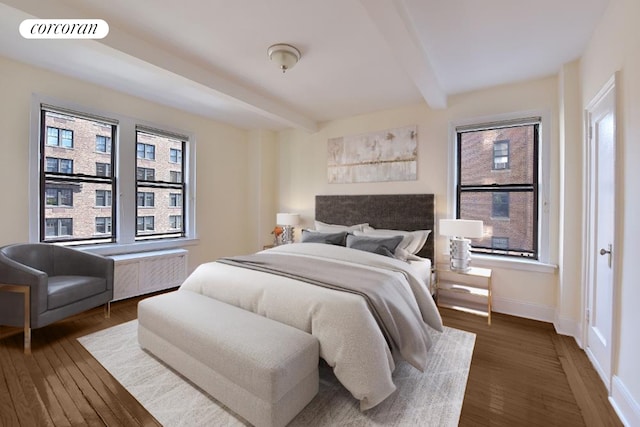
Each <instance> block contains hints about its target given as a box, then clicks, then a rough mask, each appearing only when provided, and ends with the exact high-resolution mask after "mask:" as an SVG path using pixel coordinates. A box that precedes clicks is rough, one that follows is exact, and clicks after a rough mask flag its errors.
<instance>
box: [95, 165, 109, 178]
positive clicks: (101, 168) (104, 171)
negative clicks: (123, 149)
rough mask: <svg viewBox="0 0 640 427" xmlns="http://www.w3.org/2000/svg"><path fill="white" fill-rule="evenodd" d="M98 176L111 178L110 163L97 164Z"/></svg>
mask: <svg viewBox="0 0 640 427" xmlns="http://www.w3.org/2000/svg"><path fill="white" fill-rule="evenodd" d="M96 176H111V165H110V164H109V163H102V162H96Z"/></svg>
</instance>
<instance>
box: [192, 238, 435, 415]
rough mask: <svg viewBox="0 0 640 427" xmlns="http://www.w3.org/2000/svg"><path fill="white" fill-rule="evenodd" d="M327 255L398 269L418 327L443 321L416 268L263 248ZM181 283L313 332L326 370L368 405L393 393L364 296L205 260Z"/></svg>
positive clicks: (386, 356)
mask: <svg viewBox="0 0 640 427" xmlns="http://www.w3.org/2000/svg"><path fill="white" fill-rule="evenodd" d="M269 251H270V252H271V253H278V254H282V255H283V256H287V253H291V254H296V255H303V256H310V257H322V258H324V259H333V260H335V262H340V263H356V264H366V265H369V266H371V267H370V268H372V269H374V270H378V271H380V272H381V274H397V273H389V270H391V271H394V272H397V271H402V272H404V275H405V276H406V278H407V280H406V286H405V289H406V292H407V293H410V294H413V296H414V299H415V304H416V306H417V307H418V309H419V310H420V313H421V315H422V318H423V320H424V322H425V323H424V324H423V325H422V326H423V327H424V328H428V327H427V326H426V325H427V324H428V325H429V326H431V328H433V329H429V330H430V332H431V333H435V332H434V330H438V331H441V330H442V320H441V318H440V315H439V313H438V310H437V308H436V306H435V303H434V302H433V299H432V298H431V295H430V294H429V292H428V287H427V284H425V282H424V281H423V280H421V279H420V278H419V277H418V276H417V274H416V270H415V269H414V268H413V267H411V266H409V265H408V264H407V263H405V262H403V261H399V260H396V259H393V258H389V257H384V256H382V255H377V254H372V253H369V252H364V251H358V250H355V249H349V248H345V247H339V246H332V245H325V244H319V243H294V244H289V245H283V246H278V247H275V248H273V249H269ZM182 288H185V289H189V290H191V291H194V292H199V293H201V294H203V295H206V296H209V297H212V298H216V299H218V300H220V301H223V302H226V303H229V304H233V305H236V306H238V307H241V308H243V309H246V310H250V311H253V312H255V313H258V314H260V315H263V316H266V317H269V318H272V319H274V320H277V321H280V322H282V323H285V324H288V325H291V326H293V327H296V328H298V329H301V330H303V331H306V332H308V333H310V334H312V335H313V336H315V337H316V338H317V339H318V341H319V342H320V356H321V357H322V358H323V359H324V360H325V361H326V362H327V363H328V364H329V365H330V366H332V367H333V370H334V373H335V375H336V377H337V378H338V380H340V382H341V383H342V384H343V385H344V386H345V388H347V390H349V391H350V392H351V394H352V395H353V396H354V397H355V398H356V399H358V400H360V407H361V409H363V410H365V409H369V408H372V407H374V406H376V405H377V404H379V403H380V402H382V401H383V400H384V399H386V398H387V397H388V396H389V395H390V394H391V393H393V391H394V390H395V385H394V384H393V381H392V378H391V373H392V372H393V370H394V368H395V363H394V360H393V356H392V354H391V351H390V350H389V347H388V345H387V342H386V340H385V338H384V336H383V335H382V332H381V331H380V328H379V327H378V325H377V323H376V321H375V319H374V317H373V315H372V314H371V312H370V311H369V308H368V306H367V303H366V302H365V300H364V299H363V298H362V297H361V296H359V295H355V294H351V293H347V292H340V291H336V290H332V289H327V288H323V287H319V286H314V285H311V284H309V283H305V282H301V281H298V280H294V279H290V278H286V277H281V276H276V275H273V274H268V273H263V272H259V271H255V270H249V269H244V268H239V267H234V266H231V265H227V264H223V263H217V262H210V263H206V264H202V265H201V266H199V267H198V268H197V269H196V270H195V271H194V272H193V273H192V274H191V275H190V276H189V277H188V278H187V280H186V281H185V282H184V284H183V285H182Z"/></svg>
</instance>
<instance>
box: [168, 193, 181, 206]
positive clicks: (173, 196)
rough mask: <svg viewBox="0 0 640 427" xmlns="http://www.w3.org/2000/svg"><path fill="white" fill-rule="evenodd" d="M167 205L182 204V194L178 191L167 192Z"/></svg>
mask: <svg viewBox="0 0 640 427" xmlns="http://www.w3.org/2000/svg"><path fill="white" fill-rule="evenodd" d="M169 206H171V207H172V208H176V207H181V206H182V194H180V193H170V194H169Z"/></svg>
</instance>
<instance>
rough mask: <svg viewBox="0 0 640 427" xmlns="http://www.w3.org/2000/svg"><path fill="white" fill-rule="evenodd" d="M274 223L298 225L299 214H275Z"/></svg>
mask: <svg viewBox="0 0 640 427" xmlns="http://www.w3.org/2000/svg"><path fill="white" fill-rule="evenodd" d="M276 223H277V224H278V225H298V224H299V223H300V214H297V213H279V214H277V215H276Z"/></svg>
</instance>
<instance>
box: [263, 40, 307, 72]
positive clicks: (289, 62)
mask: <svg viewBox="0 0 640 427" xmlns="http://www.w3.org/2000/svg"><path fill="white" fill-rule="evenodd" d="M267 54H268V55H269V59H270V60H272V61H273V62H275V63H276V64H277V65H278V67H280V69H281V70H282V72H283V73H284V72H285V71H287V70H288V69H290V68H293V66H294V65H296V64H297V63H298V61H299V60H300V51H299V50H298V49H296V48H295V47H294V46H291V45H290V44H284V43H279V44H274V45H273V46H269V49H267Z"/></svg>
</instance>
